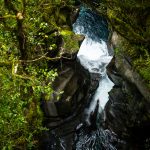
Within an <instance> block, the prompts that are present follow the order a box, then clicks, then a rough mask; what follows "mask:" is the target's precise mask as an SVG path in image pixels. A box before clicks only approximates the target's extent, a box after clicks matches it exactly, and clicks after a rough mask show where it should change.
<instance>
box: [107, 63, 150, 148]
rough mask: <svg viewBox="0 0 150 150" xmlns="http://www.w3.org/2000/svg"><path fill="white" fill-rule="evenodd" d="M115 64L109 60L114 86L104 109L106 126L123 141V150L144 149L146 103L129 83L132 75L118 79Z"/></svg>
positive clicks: (149, 117) (149, 114) (148, 119)
mask: <svg viewBox="0 0 150 150" xmlns="http://www.w3.org/2000/svg"><path fill="white" fill-rule="evenodd" d="M115 64H116V63H115V61H112V62H111V64H110V65H109V66H108V74H109V77H110V78H111V80H112V81H113V82H114V83H115V86H114V87H113V89H112V90H111V92H110V93H109V101H108V103H107V105H106V107H105V112H106V124H107V127H108V128H109V129H111V130H113V131H114V132H115V133H117V135H119V137H121V138H123V139H125V140H126V141H127V143H128V144H127V147H128V148H127V149H137V150H138V149H140V150H144V148H145V146H144V145H145V144H144V141H145V140H146V139H147V138H149V137H150V129H149V126H150V111H149V107H150V103H149V102H148V101H147V99H145V95H143V94H142V93H141V91H140V90H139V88H138V87H137V84H135V83H134V82H133V80H132V79H133V78H134V76H133V74H132V77H131V78H128V77H129V76H127V77H125V76H126V75H127V74H124V75H123V76H122V74H121V73H122V72H121V71H120V70H119V68H117V67H116V66H115ZM121 69H122V68H121ZM128 69H129V68H128ZM111 70H113V71H111ZM117 79H118V80H117ZM134 81H135V80H134Z"/></svg>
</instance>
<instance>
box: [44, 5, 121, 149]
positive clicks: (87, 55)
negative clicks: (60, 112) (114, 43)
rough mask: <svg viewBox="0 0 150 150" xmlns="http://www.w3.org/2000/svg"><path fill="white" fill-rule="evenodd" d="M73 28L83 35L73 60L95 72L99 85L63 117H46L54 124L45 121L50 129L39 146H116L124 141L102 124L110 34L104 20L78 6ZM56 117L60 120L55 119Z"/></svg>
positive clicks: (46, 147) (111, 147)
mask: <svg viewBox="0 0 150 150" xmlns="http://www.w3.org/2000/svg"><path fill="white" fill-rule="evenodd" d="M73 31H74V32H75V34H82V35H84V37H85V38H84V40H83V42H82V44H81V46H80V49H79V52H78V54H77V60H76V61H77V63H78V64H79V63H80V65H82V66H83V68H84V70H86V71H87V72H88V73H89V74H90V75H91V76H98V80H96V82H97V85H98V86H97V88H96V89H94V91H95V92H94V94H89V95H90V97H88V98H87V99H86V102H83V104H82V105H83V107H81V108H79V111H78V112H76V113H74V114H73V115H72V116H71V117H68V118H66V119H64V120H63V121H61V120H62V119H60V117H57V116H56V117H55V116H54V117H52V118H49V120H56V121H55V122H56V126H54V127H51V126H50V125H51V124H52V123H50V122H49V120H48V121H47V122H46V124H47V127H48V128H49V129H50V132H45V134H44V137H45V138H44V140H45V141H43V145H42V149H44V150H117V149H118V143H120V144H123V142H122V141H121V140H119V139H118V138H117V135H116V134H115V133H113V132H112V131H110V130H108V129H107V128H106V127H105V125H104V124H105V111H104V108H105V105H106V103H107V102H108V100H109V94H108V93H109V91H110V90H111V89H112V88H113V86H114V83H113V82H112V81H111V80H110V79H109V78H108V76H107V73H106V67H107V65H108V64H109V62H110V61H111V59H112V57H113V55H112V54H113V52H112V50H111V49H108V48H107V42H108V36H109V30H108V24H107V20H106V19H104V18H103V17H101V16H99V15H97V14H96V13H95V12H93V11H91V10H90V9H86V8H84V7H81V9H80V12H79V16H78V18H77V20H76V22H75V23H74V24H73ZM83 83H84V81H83ZM79 95H80V94H79ZM79 97H80V96H79ZM75 101H77V100H76V99H75ZM59 103H60V102H59ZM60 105H61V104H60ZM60 105H59V106H60ZM77 107H79V106H78V105H77ZM75 111H76V109H75ZM57 120H60V123H57V122H58V121H57Z"/></svg>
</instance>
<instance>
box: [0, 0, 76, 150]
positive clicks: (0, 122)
mask: <svg viewBox="0 0 150 150" xmlns="http://www.w3.org/2000/svg"><path fill="white" fill-rule="evenodd" d="M73 3H74V1H73V0H65V1H62V0H50V1H47V0H42V1H40V0H36V1H33V0H28V1H26V0H15V1H13V0H10V1H7V0H4V1H0V79H1V80H0V91H1V92H0V106H1V108H0V131H1V132H0V134H1V135H0V149H2V150H12V149H21V150H23V149H37V146H38V137H39V134H40V133H41V131H43V130H45V128H43V127H42V121H43V113H42V111H41V109H40V99H41V98H42V99H45V100H50V95H51V94H52V92H54V91H53V89H52V82H53V81H54V79H55V77H56V76H57V72H56V70H55V69H50V68H52V67H51V66H49V62H48V60H54V59H55V58H50V57H49V53H50V52H51V51H50V50H57V49H58V44H59V43H58V41H59V33H60V32H61V31H62V30H63V28H64V26H65V27H67V28H68V30H70V23H71V20H70V19H69V17H70V13H71V11H72V9H73V6H72V4H73ZM66 10H67V11H66ZM67 32H68V31H67ZM69 36H70V35H69ZM69 48H70V47H69Z"/></svg>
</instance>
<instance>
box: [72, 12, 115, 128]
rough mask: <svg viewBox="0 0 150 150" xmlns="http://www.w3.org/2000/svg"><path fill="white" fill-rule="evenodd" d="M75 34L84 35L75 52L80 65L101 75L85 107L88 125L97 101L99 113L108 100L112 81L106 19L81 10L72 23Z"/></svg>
mask: <svg viewBox="0 0 150 150" xmlns="http://www.w3.org/2000/svg"><path fill="white" fill-rule="evenodd" d="M73 30H74V32H75V33H76V34H82V35H84V36H85V39H84V41H83V42H82V44H81V46H80V49H79V52H78V54H77V57H78V60H79V61H80V63H81V65H82V66H83V67H84V68H85V69H87V70H88V71H89V72H90V73H98V74H100V76H101V79H100V81H99V87H98V88H97V90H96V92H95V94H94V96H93V98H92V101H91V103H90V106H89V108H86V109H85V114H86V116H87V117H86V120H85V121H86V122H87V123H88V124H89V125H90V121H89V118H90V114H91V113H92V112H94V110H95V108H96V105H97V101H98V102H99V113H101V112H102V110H103V109H104V107H105V105H106V103H107V101H108V97H109V95H108V92H109V91H110V90H111V89H112V87H113V85H114V84H113V82H112V81H111V80H110V79H109V78H108V76H107V73H106V66H107V65H108V64H109V62H110V61H111V59H112V56H110V55H109V53H108V48H107V44H106V41H107V39H108V32H109V31H108V28H107V21H106V20H104V18H101V17H99V18H98V15H96V14H95V13H93V12H91V11H90V10H81V12H80V14H79V17H78V19H77V21H76V22H75V23H74V25H73Z"/></svg>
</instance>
